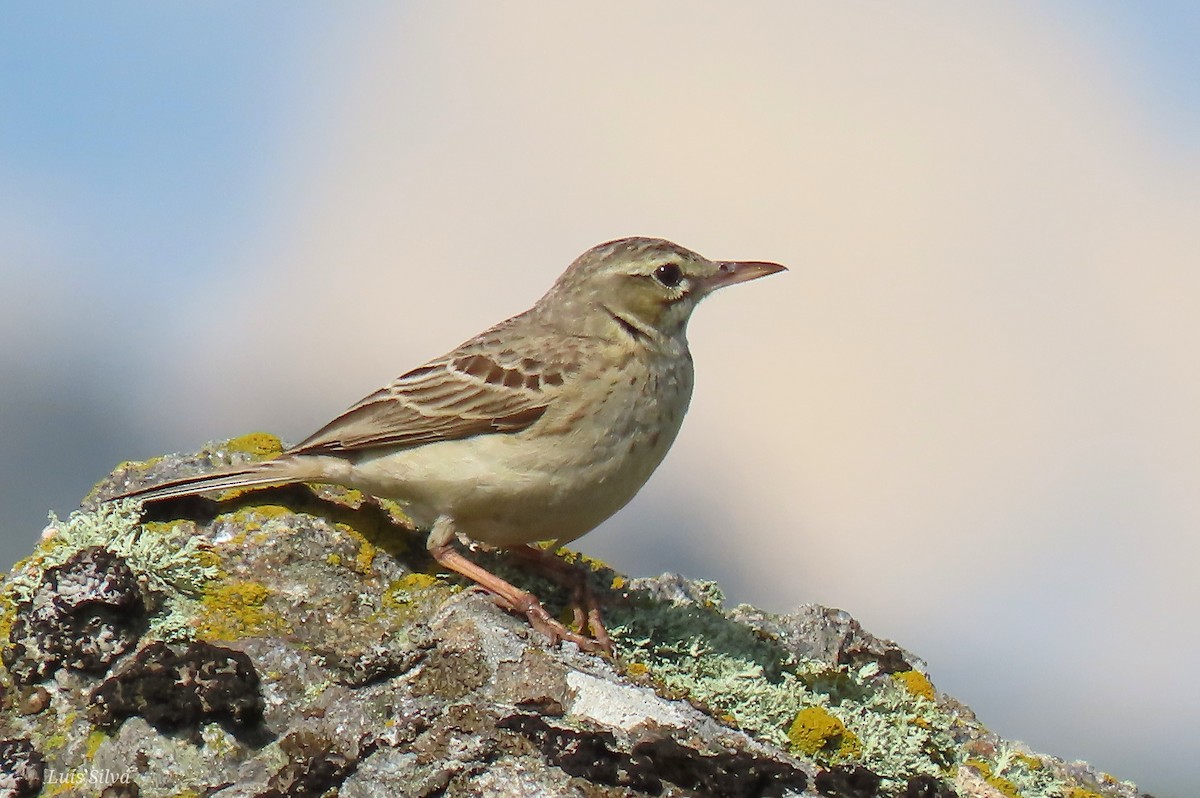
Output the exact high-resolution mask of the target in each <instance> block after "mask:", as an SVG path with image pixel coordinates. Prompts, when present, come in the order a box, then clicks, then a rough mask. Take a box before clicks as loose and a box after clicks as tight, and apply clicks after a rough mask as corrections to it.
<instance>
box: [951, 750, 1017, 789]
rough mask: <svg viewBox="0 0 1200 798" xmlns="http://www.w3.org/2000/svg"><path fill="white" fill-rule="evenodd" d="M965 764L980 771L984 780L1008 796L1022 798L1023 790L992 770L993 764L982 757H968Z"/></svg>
mask: <svg viewBox="0 0 1200 798" xmlns="http://www.w3.org/2000/svg"><path fill="white" fill-rule="evenodd" d="M963 765H964V766H965V767H969V768H971V769H972V770H975V771H978V773H979V775H980V776H982V777H983V780H984V781H986V782H987V783H988V784H990V785H991V786H992V787H995V788H996V790H997V791H998V792H1000V793H1002V794H1004V795H1007V796H1008V798H1021V791H1020V790H1018V789H1017V785H1015V784H1013V783H1012V782H1011V781H1009V780H1008V779H1006V778H1004V777H1002V776H997V775H996V774H995V773H993V772H992V766H991V765H989V764H988V763H987V762H984V761H983V760H982V759H968V760H967V761H966V762H963Z"/></svg>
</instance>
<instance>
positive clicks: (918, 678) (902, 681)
mask: <svg viewBox="0 0 1200 798" xmlns="http://www.w3.org/2000/svg"><path fill="white" fill-rule="evenodd" d="M892 679H893V680H894V681H895V682H896V684H898V685H900V686H901V687H903V688H904V689H905V690H907V691H908V692H910V693H912V694H913V695H915V696H917V697H918V698H925V699H928V700H929V701H933V700H935V699H936V698H937V691H936V690H934V688H933V682H931V681H929V677H927V676H926V675H925V674H923V673H921V672H920V671H901V672H900V673H893V674H892Z"/></svg>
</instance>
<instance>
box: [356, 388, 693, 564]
mask: <svg viewBox="0 0 1200 798" xmlns="http://www.w3.org/2000/svg"><path fill="white" fill-rule="evenodd" d="M688 376H689V377H690V375H688ZM667 387H671V388H673V389H674V390H675V391H676V394H677V395H676V394H672V395H669V396H667V397H660V399H662V401H654V402H645V401H626V402H623V403H621V402H617V401H615V400H611V399H610V400H601V401H599V402H592V403H589V405H588V407H587V408H586V409H585V408H582V407H580V408H574V409H572V408H569V407H567V408H559V411H560V412H558V413H556V414H551V413H547V417H544V418H543V419H542V420H541V421H539V422H538V423H537V424H534V425H533V426H531V427H530V428H528V429H526V430H523V431H522V432H519V433H516V434H491V435H478V436H475V437H471V438H463V439H459V440H452V441H441V442H438V443H432V444H427V445H424V446H420V447H415V448H412V449H405V450H401V451H396V452H391V453H381V455H380V456H377V457H374V458H370V459H364V460H361V461H359V463H358V464H357V465H356V466H355V468H354V471H355V472H356V477H357V479H356V481H357V482H359V483H360V487H362V488H363V489H364V490H366V491H368V492H370V493H373V494H376V495H382V496H388V497H392V498H396V499H400V500H402V501H404V502H406V503H407V505H408V508H409V512H410V514H411V515H412V517H413V520H414V521H415V522H416V523H417V524H418V525H420V526H422V527H426V528H427V527H428V526H430V525H431V524H432V523H433V521H434V520H435V519H436V518H438V517H439V516H449V517H450V518H451V519H453V521H454V525H455V527H456V528H457V530H458V531H460V532H462V533H463V534H466V535H467V536H468V537H471V538H473V539H475V540H479V541H482V542H485V543H490V544H492V545H496V546H506V545H515V544H519V543H531V542H534V541H538V540H548V539H559V540H562V541H569V540H573V539H575V538H577V537H579V536H581V535H583V534H585V533H587V532H589V531H591V530H592V529H593V528H595V527H596V526H597V525H598V524H599V523H600V522H602V521H604V520H605V519H606V518H608V517H609V516H610V515H612V514H613V513H615V512H616V511H617V510H619V509H621V507H623V506H624V505H625V504H626V503H627V502H628V501H629V500H630V499H631V498H633V496H634V495H635V494H636V493H637V491H638V490H639V489H640V488H641V487H642V485H644V484H645V482H646V480H647V479H648V478H649V477H650V475H651V474H652V473H653V472H654V469H655V468H657V467H658V465H659V463H661V462H662V459H663V457H664V456H665V455H666V453H667V450H668V449H669V448H670V446H671V443H672V442H673V441H674V440H675V436H676V434H677V433H678V431H679V426H680V423H681V422H682V419H683V414H684V412H685V411H686V408H687V399H688V397H689V396H690V387H691V385H690V380H689V381H686V382H685V381H677V383H672V384H671V385H669V386H667ZM616 395H617V394H613V396H614V397H615V396H616ZM584 413H586V415H584Z"/></svg>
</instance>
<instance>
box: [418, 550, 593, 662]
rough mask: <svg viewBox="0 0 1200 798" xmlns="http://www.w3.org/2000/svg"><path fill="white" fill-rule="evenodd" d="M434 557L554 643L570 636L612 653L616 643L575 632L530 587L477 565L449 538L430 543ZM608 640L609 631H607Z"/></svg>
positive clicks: (588, 646) (582, 644) (589, 647)
mask: <svg viewBox="0 0 1200 798" xmlns="http://www.w3.org/2000/svg"><path fill="white" fill-rule="evenodd" d="M429 554H430V555H431V556H432V557H433V559H435V560H437V562H438V563H439V564H441V565H443V566H445V567H446V568H449V569H450V570H451V571H455V572H456V573H459V574H462V575H463V576H465V577H467V578H468V579H470V580H472V581H474V582H475V583H476V584H478V585H480V586H481V587H483V588H484V589H485V590H488V591H489V592H491V594H492V595H493V596H494V597H495V599H496V603H497V604H499V605H500V606H501V607H503V608H504V609H506V610H508V611H509V612H513V613H518V614H520V615H524V616H525V617H526V618H528V619H529V623H530V625H531V626H533V628H534V629H537V630H538V631H539V632H541V633H542V634H544V635H546V636H547V637H549V638H550V641H551V642H552V643H557V642H558V641H559V640H569V641H571V642H572V643H574V644H575V645H577V646H579V648H580V649H582V650H583V651H594V652H601V651H603V652H606V653H609V654H611V653H612V644H611V643H609V644H608V645H607V646H606V645H604V643H603V642H602V641H600V640H593V639H592V638H590V637H585V636H583V635H581V634H579V633H577V632H572V631H571V630H570V629H568V628H567V627H565V626H563V625H562V624H561V623H559V622H558V621H557V620H555V619H554V617H553V616H551V615H550V613H548V612H546V608H545V607H543V606H542V603H541V602H540V601H538V600H537V597H536V596H534V595H533V594H532V593H530V592H529V591H527V590H522V589H521V588H519V587H517V586H516V585H514V584H512V583H511V582H507V581H505V580H504V579H501V578H500V577H498V576H496V575H495V574H494V573H492V572H491V571H489V570H487V569H486V568H484V567H482V566H480V565H477V564H476V563H474V562H472V561H470V560H468V559H467V558H466V557H464V556H463V555H462V553H461V552H459V551H458V550H457V549H456V548H454V546H453V544H451V543H450V542H449V541H447V542H444V543H435V544H434V545H432V546H430V547H429ZM605 640H607V635H605Z"/></svg>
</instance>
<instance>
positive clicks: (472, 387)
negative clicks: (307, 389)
mask: <svg viewBox="0 0 1200 798" xmlns="http://www.w3.org/2000/svg"><path fill="white" fill-rule="evenodd" d="M504 327H505V325H500V326H498V327H496V328H493V329H492V330H489V331H488V333H484V334H483V335H481V336H479V337H478V338H475V339H472V340H471V341H468V342H467V343H465V344H463V345H462V346H460V347H458V348H457V349H455V350H454V351H453V352H451V353H449V354H447V355H445V356H443V357H441V358H438V359H437V360H433V361H430V362H429V363H427V364H426V365H424V366H421V367H419V368H416V369H413V370H412V371H410V372H408V373H406V374H403V375H401V376H400V377H397V378H396V379H395V380H394V381H393V382H392V383H391V384H390V385H387V386H386V387H384V388H381V389H380V390H378V391H376V392H375V393H373V394H371V395H370V396H368V397H366V398H365V399H363V400H362V401H361V402H359V403H358V404H356V405H355V406H354V407H352V408H350V409H349V410H347V411H346V412H345V413H343V414H342V415H340V416H338V417H337V418H335V419H334V420H333V421H331V422H329V423H328V424H326V425H325V426H324V427H322V428H321V429H320V430H318V431H317V432H316V433H314V434H313V435H311V436H309V438H308V439H307V440H305V441H303V442H302V443H300V444H299V445H297V446H296V447H294V448H293V449H291V450H290V453H293V454H337V453H340V452H347V451H351V450H356V449H366V448H373V447H377V446H399V447H410V446H419V445H421V444H425V443H433V442H435V441H447V440H454V439H457V438H466V437H470V436H472V435H479V434H486V433H511V432H519V431H520V430H523V429H525V428H526V427H528V426H529V425H531V424H533V423H534V422H535V421H537V420H538V419H539V418H541V417H542V414H543V413H545V412H546V409H547V408H548V407H549V406H550V403H551V402H552V401H553V399H554V397H555V396H556V395H557V394H558V388H559V386H561V385H562V384H563V381H564V380H565V379H566V378H568V377H569V376H570V375H571V374H573V373H574V372H575V371H577V370H578V369H579V366H580V364H581V362H582V356H581V353H580V350H579V348H578V347H576V346H571V345H569V344H564V343H563V342H561V340H560V341H559V342H558V343H557V344H556V343H555V342H554V338H553V337H551V336H547V337H545V338H543V337H541V336H532V337H531V339H530V338H526V339H523V340H522V342H521V343H522V345H521V346H520V347H519V348H520V349H521V350H523V351H516V349H517V348H516V347H511V346H506V345H505V343H504V342H505V341H506V340H512V338H511V337H508V336H504V335H503V332H504Z"/></svg>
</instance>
